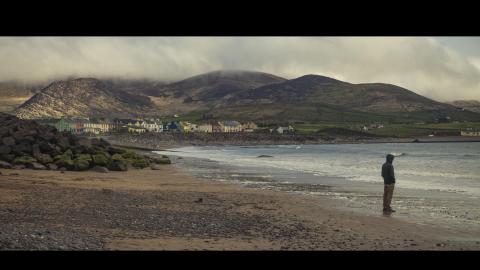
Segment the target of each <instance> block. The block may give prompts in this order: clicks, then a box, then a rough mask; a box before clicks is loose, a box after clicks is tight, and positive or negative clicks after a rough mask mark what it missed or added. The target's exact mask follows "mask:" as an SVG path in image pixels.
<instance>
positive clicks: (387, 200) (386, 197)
mask: <svg viewBox="0 0 480 270" xmlns="http://www.w3.org/2000/svg"><path fill="white" fill-rule="evenodd" d="M394 188H395V184H389V185H385V188H384V190H383V209H391V208H390V204H391V203H392V197H393V189H394Z"/></svg>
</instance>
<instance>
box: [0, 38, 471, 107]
mask: <svg viewBox="0 0 480 270" xmlns="http://www.w3.org/2000/svg"><path fill="white" fill-rule="evenodd" d="M479 40H480V39H478V38H475V37H473V38H467V37H465V38H461V37H458V38H457V37H441V38H435V37H0V59H2V65H0V82H4V81H11V80H19V81H21V82H37V83H38V82H47V83H48V82H51V81H54V80H58V79H65V78H67V77H70V78H75V77H76V78H78V77H95V78H107V77H109V78H112V77H113V78H122V79H150V80H158V81H168V82H173V81H178V80H182V79H185V78H188V77H190V76H194V75H198V74H202V73H206V72H209V71H213V70H222V69H242V70H255V71H261V72H266V73H270V74H275V75H278V76H281V77H284V78H286V79H293V78H296V77H299V76H302V75H305V74H319V75H324V76H329V77H333V78H337V79H340V80H344V81H348V82H352V83H366V82H383V83H390V84H395V85H398V86H401V87H405V88H408V89H410V90H412V91H414V92H416V93H417V94H420V95H424V96H427V97H429V98H433V99H435V100H438V101H452V100H457V99H466V100H470V99H474V100H480V53H478V52H480V41H479Z"/></svg>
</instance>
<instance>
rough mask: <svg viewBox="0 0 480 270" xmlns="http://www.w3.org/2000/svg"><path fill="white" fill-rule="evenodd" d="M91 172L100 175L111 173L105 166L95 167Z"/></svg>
mask: <svg viewBox="0 0 480 270" xmlns="http://www.w3.org/2000/svg"><path fill="white" fill-rule="evenodd" d="M91 171H94V172H99V173H108V172H109V170H108V169H107V168H106V167H104V166H95V167H93V168H92V169H91Z"/></svg>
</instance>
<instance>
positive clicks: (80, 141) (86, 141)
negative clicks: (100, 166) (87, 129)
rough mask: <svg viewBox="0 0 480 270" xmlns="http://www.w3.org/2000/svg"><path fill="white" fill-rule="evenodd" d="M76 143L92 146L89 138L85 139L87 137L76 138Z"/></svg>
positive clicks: (87, 146)
mask: <svg viewBox="0 0 480 270" xmlns="http://www.w3.org/2000/svg"><path fill="white" fill-rule="evenodd" d="M76 145H78V146H83V147H85V148H89V147H92V143H91V142H90V140H89V139H87V138H80V139H78V141H77V143H76Z"/></svg>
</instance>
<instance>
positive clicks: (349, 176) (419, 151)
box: [156, 142, 480, 240]
mask: <svg viewBox="0 0 480 270" xmlns="http://www.w3.org/2000/svg"><path fill="white" fill-rule="evenodd" d="M156 153H158V154H164V155H168V156H169V157H171V158H172V159H173V160H174V164H175V166H177V167H179V168H180V169H181V170H183V171H184V172H186V173H188V174H190V175H193V176H195V177H198V178H203V179H209V180H216V181H223V182H233V183H238V184H240V185H243V186H245V187H249V188H258V189H269V190H280V191H284V192H293V193H301V194H304V195H307V196H323V197H328V198H331V199H334V200H335V201H336V202H337V203H336V205H337V206H338V207H339V208H342V209H347V210H352V211H359V212H362V213H364V214H367V215H381V213H382V199H383V179H382V177H381V166H382V164H383V163H384V162H385V156H386V155H387V154H393V155H394V156H395V159H394V162H393V165H394V168H395V176H396V185H395V191H394V197H393V201H392V207H393V208H394V209H395V210H397V212H395V213H393V214H392V216H393V217H395V218H399V219H406V220H409V221H413V222H416V223H418V224H421V225H435V226H441V227H445V228H448V229H453V230H459V231H462V232H467V233H469V234H470V235H471V236H472V237H476V238H479V240H480V142H461V143H460V142H452V143H366V144H323V145H263V146H262V145H257V146H198V147H197V146H195V147H183V148H175V149H167V150H165V151H156Z"/></svg>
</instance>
